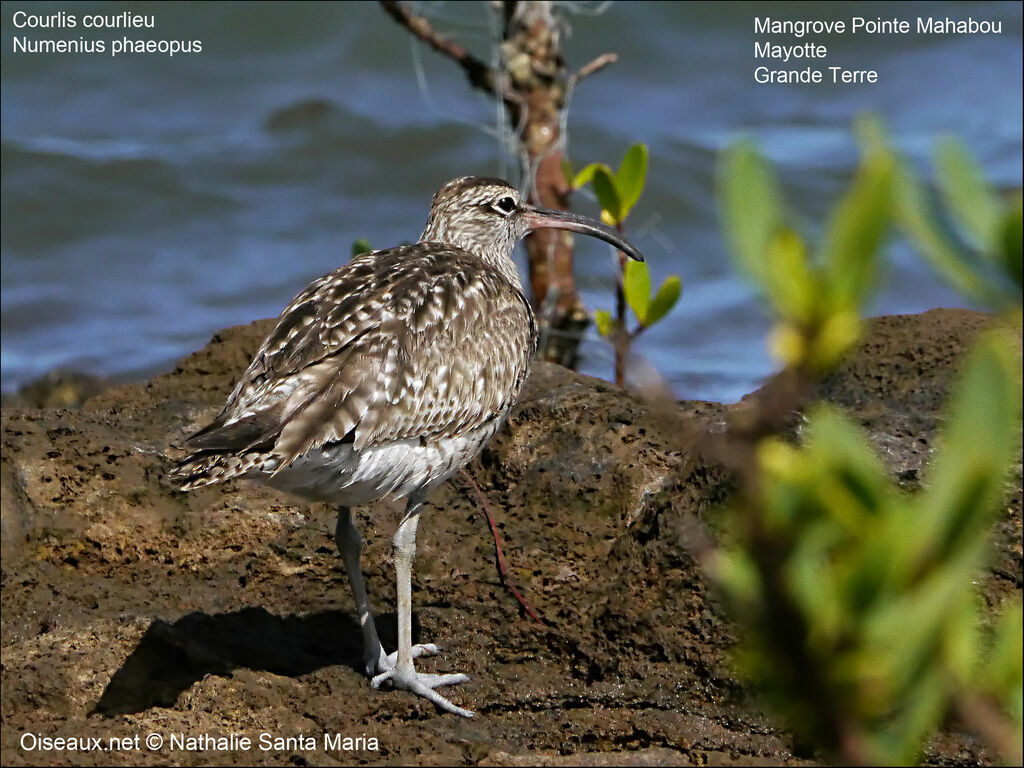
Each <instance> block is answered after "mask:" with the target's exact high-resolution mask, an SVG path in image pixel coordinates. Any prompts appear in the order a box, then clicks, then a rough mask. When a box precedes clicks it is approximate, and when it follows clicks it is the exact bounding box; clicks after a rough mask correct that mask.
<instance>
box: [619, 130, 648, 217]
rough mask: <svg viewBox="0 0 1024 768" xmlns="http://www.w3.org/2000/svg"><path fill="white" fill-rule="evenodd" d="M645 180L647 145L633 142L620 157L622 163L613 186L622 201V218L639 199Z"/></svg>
mask: <svg viewBox="0 0 1024 768" xmlns="http://www.w3.org/2000/svg"><path fill="white" fill-rule="evenodd" d="M646 180H647V145H646V144H634V145H633V146H631V147H630V148H629V149H627V150H626V155H625V157H623V158H622V165H620V166H619V172H618V173H617V174H615V187H616V189H617V190H618V192H619V198H620V199H621V201H622V218H623V219H625V218H626V217H627V216H628V215H629V212H630V211H631V210H632V209H633V206H634V205H636V201H637V200H639V199H640V194H641V193H642V192H643V191H644V182H645V181H646Z"/></svg>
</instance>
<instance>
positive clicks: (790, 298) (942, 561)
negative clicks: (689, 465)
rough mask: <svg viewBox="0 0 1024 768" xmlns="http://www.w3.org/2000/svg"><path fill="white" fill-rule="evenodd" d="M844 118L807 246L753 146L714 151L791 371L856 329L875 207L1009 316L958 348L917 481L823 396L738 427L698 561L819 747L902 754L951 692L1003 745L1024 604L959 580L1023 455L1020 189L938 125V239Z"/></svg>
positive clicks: (852, 339) (830, 356) (757, 674)
mask: <svg viewBox="0 0 1024 768" xmlns="http://www.w3.org/2000/svg"><path fill="white" fill-rule="evenodd" d="M858 135H859V138H860V142H861V147H862V157H861V162H860V165H859V168H858V169H857V172H856V174H855V176H854V178H853V181H852V182H851V184H850V187H849V189H848V190H847V191H846V193H845V194H844V195H843V196H842V198H841V199H840V200H839V202H838V203H837V204H836V206H835V207H834V208H833V210H832V213H831V215H830V216H829V217H828V222H827V224H826V226H825V228H824V232H823V236H822V238H821V242H820V244H819V247H818V249H817V251H816V253H815V255H813V256H812V255H811V250H810V248H809V247H808V245H807V243H806V242H805V240H804V239H803V238H801V237H800V235H798V234H797V233H796V232H794V231H793V230H792V229H791V228H789V227H788V226H787V224H786V221H785V217H784V211H785V204H784V202H783V199H782V196H781V193H780V190H779V187H778V184H777V182H776V180H775V176H774V173H773V171H772V168H771V166H770V165H769V164H768V163H767V162H766V161H765V160H764V159H763V158H762V157H761V156H760V155H759V154H758V153H757V152H756V150H755V149H754V148H753V146H752V145H750V144H748V143H744V144H739V145H736V146H734V147H732V148H730V149H729V150H727V151H726V152H725V153H724V155H723V157H722V161H721V167H720V173H719V180H720V201H721V209H722V216H723V223H724V229H725V234H726V237H727V239H728V241H729V243H730V246H731V250H732V253H733V256H734V259H735V262H736V266H737V268H738V269H740V270H741V271H742V272H744V273H745V274H746V275H748V276H749V277H750V279H751V280H752V281H753V283H754V284H755V285H756V286H757V287H758V289H759V290H760V292H761V294H762V296H763V297H764V298H765V299H766V301H767V303H768V304H769V305H770V307H771V308H772V310H773V311H774V313H775V315H776V316H777V324H776V327H775V330H774V332H773V333H772V337H771V338H772V340H771V345H772V349H773V352H774V353H775V355H776V357H777V358H778V359H779V360H780V361H781V362H782V363H783V364H784V365H785V366H786V368H787V372H788V373H789V374H790V378H789V379H787V381H790V382H793V381H801V380H802V381H804V382H813V381H814V380H816V379H817V378H818V377H820V376H821V375H823V374H824V373H826V372H827V371H828V370H830V369H832V368H833V367H834V366H835V365H836V363H837V362H838V361H839V360H840V359H841V358H842V356H843V355H844V354H845V353H846V352H848V351H849V350H850V349H851V348H852V347H853V346H854V345H855V344H856V343H857V340H858V337H859V335H860V331H861V325H862V321H861V317H860V308H861V307H862V306H863V304H864V301H865V299H866V298H867V297H868V296H869V295H870V292H871V288H872V286H873V283H874V280H875V278H876V275H877V272H878V252H879V249H880V246H881V244H882V240H883V238H884V237H885V235H886V231H887V230H888V229H889V228H890V227H891V225H895V226H896V227H898V229H899V231H902V232H904V233H906V235H907V236H908V237H909V239H910V240H911V242H912V243H914V244H915V245H916V246H917V248H918V249H919V250H920V251H921V252H922V253H923V254H924V255H925V257H926V258H928V260H929V261H930V263H932V264H933V265H934V266H935V268H936V269H937V270H938V271H939V273H940V274H942V275H943V276H944V277H945V278H946V279H948V280H949V281H950V282H951V283H952V284H954V285H956V286H957V287H959V288H960V289H961V290H963V291H964V293H965V294H966V295H968V296H970V297H972V298H974V299H976V300H978V299H984V300H985V301H987V302H988V303H989V305H990V306H992V307H993V308H995V309H1002V310H1010V311H1011V317H1015V318H1016V320H1017V322H1016V324H1015V325H1014V324H1012V323H1011V324H1010V325H1011V327H1012V328H1014V330H1013V331H1010V330H1006V329H1005V328H1004V329H1003V330H997V331H990V332H988V333H986V334H984V335H983V336H982V337H981V338H980V339H979V340H978V341H977V342H976V344H975V345H974V347H973V349H972V350H971V351H970V352H969V353H968V354H967V355H966V358H965V360H964V362H963V366H962V370H961V373H960V376H959V379H958V382H957V384H956V387H955V389H954V391H953V394H952V396H951V399H950V402H949V403H948V405H947V409H946V414H945V421H944V429H943V431H942V435H941V445H940V448H939V450H938V451H937V452H936V454H935V456H934V458H933V460H932V462H931V467H930V470H929V472H928V476H927V478H926V480H927V482H926V484H925V486H924V488H923V490H921V491H920V492H919V493H917V494H914V495H911V494H907V493H905V492H903V491H902V490H900V489H899V488H897V487H896V486H895V485H894V484H893V482H892V481H891V480H890V478H889V477H888V475H887V473H886V471H885V468H884V466H883V465H882V464H881V462H880V461H879V460H878V458H877V457H876V456H875V454H874V451H873V449H872V447H871V443H870V441H869V439H868V437H867V436H866V435H865V434H863V432H862V431H861V430H860V429H859V428H858V427H857V426H855V425H854V424H852V423H851V422H850V421H849V420H848V419H847V418H846V417H845V416H843V415H842V414H841V413H839V412H838V411H836V410H834V409H832V408H828V407H823V406H818V407H814V408H812V409H810V410H809V411H808V412H807V417H806V423H805V427H804V429H803V431H802V434H801V436H800V443H801V444H800V445H793V444H791V443H790V442H787V441H786V440H783V439H782V438H781V437H779V436H776V435H772V436H768V437H763V438H760V439H757V438H751V439H750V445H749V446H747V447H746V450H747V451H748V452H749V462H748V463H749V466H750V470H749V471H748V472H746V473H745V474H744V473H741V478H742V479H741V488H740V491H739V493H738V494H737V499H736V500H735V501H734V502H733V506H732V508H731V511H730V514H729V515H728V519H729V526H728V531H729V543H728V544H727V545H726V546H724V547H723V548H722V549H720V550H718V551H717V552H715V554H714V555H713V556H712V557H711V560H710V562H711V566H712V568H711V570H712V574H713V575H714V577H715V580H716V581H717V583H718V585H719V586H720V588H721V589H722V591H723V593H724V595H725V597H726V598H727V601H728V604H729V605H730V606H731V608H732V612H733V616H734V618H735V619H736V620H737V621H738V622H739V624H740V625H741V627H742V628H743V631H742V637H743V640H742V641H741V643H740V647H739V649H738V661H739V662H740V666H741V668H742V669H743V670H745V671H746V673H747V674H748V675H749V676H750V677H751V679H752V680H753V681H755V682H756V683H757V684H758V687H759V689H760V690H761V691H762V692H763V694H764V696H765V698H766V699H767V700H768V701H769V702H770V703H771V704H772V705H773V707H774V709H775V711H776V712H778V713H779V714H780V715H782V716H783V717H784V718H785V719H786V721H787V722H788V724H789V725H790V727H791V728H793V730H794V732H796V733H798V734H800V735H801V736H802V737H803V738H804V739H806V740H807V741H809V742H810V743H812V744H815V745H817V746H818V747H820V748H822V749H824V750H825V751H826V752H828V753H829V754H830V756H832V757H834V758H836V759H839V760H842V761H844V762H849V763H880V764H886V763H890V764H903V763H910V762H913V761H915V760H916V759H917V758H918V756H919V755H920V752H921V750H922V748H923V746H924V745H925V743H926V741H927V739H928V738H929V737H930V736H931V735H932V734H934V732H935V731H936V730H937V728H938V727H939V726H940V724H941V722H942V719H943V718H944V717H945V716H946V715H947V714H948V713H949V712H951V711H955V712H957V713H958V714H959V715H960V717H961V718H962V719H963V720H964V721H965V723H966V724H967V725H968V727H970V728H972V729H973V730H975V731H977V732H979V735H981V736H982V737H983V738H986V740H987V741H988V742H989V744H990V746H992V747H993V748H995V749H996V750H999V751H1001V752H1002V755H1003V757H1004V759H1007V760H1010V761H1019V760H1020V739H1021V719H1022V709H1024V705H1022V669H1021V667H1022V662H1021V655H1022V647H1021V627H1022V618H1021V606H1020V603H1019V601H1017V602H1016V603H1015V604H1012V605H1005V606H1003V612H1002V615H1001V617H999V618H998V619H997V620H996V621H995V622H994V626H993V627H992V628H990V630H989V631H987V632H983V631H982V627H983V625H984V620H983V619H984V612H983V610H982V608H981V605H980V600H979V596H978V594H977V591H978V590H977V587H976V584H975V581H976V579H978V578H979V574H980V572H981V570H982V568H983V567H984V566H985V564H986V560H987V557H988V554H989V549H990V543H989V536H990V530H991V528H992V525H993V523H994V521H995V520H996V519H998V517H999V516H1000V515H1001V514H1002V512H1003V510H1004V509H1005V494H1006V480H1007V477H1008V473H1009V471H1010V469H1011V467H1013V466H1014V464H1015V463H1016V462H1018V461H1019V456H1020V453H1019V451H1020V437H1021V396H1022V391H1021V358H1020V332H1019V328H1020V320H1019V318H1020V306H1021V293H1020V264H1021V246H1020V243H1021V216H1020V198H1019V195H1018V196H1017V198H1016V199H1015V201H1011V202H1009V203H1006V202H1004V201H1003V200H1001V199H1000V198H999V196H998V195H997V194H996V193H995V192H993V190H992V188H991V187H990V185H988V184H987V182H986V181H985V180H984V177H983V174H982V173H981V171H980V170H979V169H978V166H977V164H976V163H975V162H974V160H973V159H972V158H971V157H970V156H969V154H968V153H967V152H966V151H965V150H964V149H963V148H962V147H961V146H960V145H959V144H956V143H953V142H949V141H947V142H944V143H943V144H941V145H940V146H939V149H938V151H937V153H936V179H937V187H938V190H939V193H940V196H941V198H942V200H943V201H944V203H945V206H946V209H947V211H948V216H949V218H950V219H951V220H952V223H953V225H955V227H956V230H957V232H958V233H959V237H960V239H961V241H962V242H959V243H954V242H953V241H952V239H951V237H950V235H949V234H948V233H947V231H946V230H945V229H944V224H943V222H942V221H941V220H939V219H938V217H937V216H936V214H935V213H934V211H933V210H932V208H931V207H930V203H929V202H928V200H929V196H928V194H926V187H925V185H924V184H923V183H922V182H921V181H920V180H919V179H918V178H917V177H916V175H915V174H914V172H913V170H912V169H911V168H910V167H909V165H908V164H907V163H906V162H905V161H903V160H902V159H901V158H899V157H898V156H897V155H896V154H895V153H894V152H893V151H892V150H891V149H889V147H888V146H887V144H886V141H885V139H884V137H883V135H882V131H881V129H880V127H879V125H878V124H877V123H875V122H872V121H864V122H862V123H860V125H859V126H858Z"/></svg>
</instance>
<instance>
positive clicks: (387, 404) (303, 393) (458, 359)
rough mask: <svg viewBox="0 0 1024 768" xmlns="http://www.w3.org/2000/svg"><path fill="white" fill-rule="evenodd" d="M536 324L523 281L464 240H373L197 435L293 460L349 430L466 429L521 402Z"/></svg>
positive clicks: (407, 433) (428, 433) (291, 317)
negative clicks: (517, 282) (468, 248)
mask: <svg viewBox="0 0 1024 768" xmlns="http://www.w3.org/2000/svg"><path fill="white" fill-rule="evenodd" d="M535 335H536V331H535V328H534V324H533V316H532V313H531V311H530V309H529V306H528V304H527V303H526V300H525V298H524V297H523V296H522V293H521V292H520V291H519V289H518V288H517V287H516V286H513V285H512V284H511V283H510V282H509V281H508V280H507V279H506V278H505V277H503V276H502V275H500V274H499V273H498V272H496V271H495V270H493V269H492V268H490V267H489V266H488V265H487V264H486V263H485V262H483V261H482V260H480V259H478V258H476V257H474V256H472V255H470V254H468V253H465V252H464V251H460V250H458V249H455V248H448V249H441V248H438V246H436V245H432V246H431V247H430V248H424V247H423V246H422V245H419V244H417V245H410V246H402V247H400V248H395V249H390V250H388V251H382V252H378V253H374V254H369V255H367V256H364V257H361V258H360V259H358V260H356V261H354V262H352V263H350V264H348V265H346V266H345V267H342V268H340V269H338V270H335V271H334V272H332V273H331V274H329V275H325V276H324V277H322V278H320V279H318V280H316V281H314V282H313V283H312V284H311V285H310V286H309V287H308V288H307V289H306V290H305V291H303V292H302V293H301V294H299V295H298V296H297V297H296V298H295V299H294V300H293V301H292V302H291V304H289V306H288V307H287V308H286V309H285V311H284V312H282V314H281V316H280V318H279V320H278V324H277V327H276V328H275V329H274V331H273V332H272V333H271V334H270V336H269V337H268V338H267V340H266V341H265V342H264V343H263V345H262V347H261V348H260V351H259V352H258V353H257V354H256V357H255V358H254V359H253V362H252V363H251V364H250V366H249V368H248V370H247V371H246V372H245V374H244V375H243V377H242V379H241V380H240V381H239V383H238V385H237V386H236V387H235V390H234V392H233V393H232V394H231V397H230V398H229V399H228V404H227V405H226V406H225V409H224V411H223V412H222V413H221V415H220V416H219V417H218V418H217V419H216V420H215V421H214V423H213V424H211V425H210V426H209V427H208V428H207V429H205V430H203V431H201V432H199V433H197V434H196V435H195V436H194V437H193V439H192V444H193V445H194V446H195V447H197V448H199V449H206V450H235V451H238V450H244V449H246V448H249V447H252V446H255V445H260V446H261V448H262V449H263V450H272V451H273V453H274V454H277V455H278V456H281V458H282V463H281V466H284V465H286V464H287V463H289V462H290V461H292V460H294V459H295V458H296V457H297V456H300V455H302V454H303V453H305V452H306V451H308V450H310V449H312V448H315V447H318V446H320V445H323V444H325V443H329V442H332V441H337V440H351V441H352V442H353V443H354V447H355V448H356V449H361V448H364V447H366V446H369V445H375V444H378V443H383V442H388V441H392V440H400V439H405V438H425V439H430V438H431V437H442V436H452V435H456V434H459V433H461V432H463V431H465V430H468V429H472V428H473V427H475V426H479V425H482V424H484V423H486V422H487V421H489V420H491V419H493V418H496V417H498V416H500V415H502V414H503V413H504V412H505V411H506V410H507V408H508V407H509V406H510V405H511V403H512V402H513V401H514V399H515V397H516V396H517V394H518V392H519V388H520V387H521V385H522V381H523V379H524V378H525V375H526V370H527V367H528V363H529V358H530V356H531V355H532V354H533V348H534V344H535Z"/></svg>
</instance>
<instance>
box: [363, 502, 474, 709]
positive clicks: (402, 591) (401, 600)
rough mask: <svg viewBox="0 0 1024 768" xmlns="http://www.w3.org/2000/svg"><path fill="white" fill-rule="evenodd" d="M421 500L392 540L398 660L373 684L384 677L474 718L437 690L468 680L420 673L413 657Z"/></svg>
mask: <svg viewBox="0 0 1024 768" xmlns="http://www.w3.org/2000/svg"><path fill="white" fill-rule="evenodd" d="M419 506H420V502H419V501H417V500H410V502H409V507H408V509H407V510H406V513H405V517H404V518H402V522H401V524H400V525H399V526H398V530H397V531H396V532H395V537H394V539H393V540H392V543H393V544H394V548H395V572H396V575H397V577H398V660H397V663H396V664H395V666H394V668H393V669H389V670H387V671H385V672H383V673H382V674H379V675H377V676H376V677H375V678H373V681H372V682H371V683H370V685H371V686H373V687H374V688H376V687H378V686H379V685H380V684H381V683H383V682H384V681H385V680H390V681H391V685H392V686H393V687H395V688H401V689H403V690H406V691H410V692H412V693H415V694H416V695H417V696H422V697H423V698H425V699H429V700H430V701H432V702H434V704H436V705H437V706H439V707H440V708H441V709H443V710H445V711H446V712H452V713H454V714H456V715H462V716H463V717H472V716H473V713H472V712H470V711H469V710H468V709H462V707H457V706H455V705H454V704H452V703H451V702H450V701H448V699H446V698H445V697H444V696H442V695H441V694H439V693H438V692H437V691H435V690H434V689H435V688H437V687H438V686H442V685H458V684H459V683H464V682H466V681H467V680H469V677H468V676H466V675H461V674H450V675H431V674H426V673H423V672H417V671H416V669H415V668H414V667H413V663H412V660H413V658H415V656H416V655H417V654H415V653H414V652H413V644H412V561H413V558H414V557H415V555H416V526H417V524H418V523H419V518H420V513H419Z"/></svg>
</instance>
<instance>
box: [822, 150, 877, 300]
mask: <svg viewBox="0 0 1024 768" xmlns="http://www.w3.org/2000/svg"><path fill="white" fill-rule="evenodd" d="M893 166H894V159H893V157H892V155H891V154H890V153H886V152H877V151H876V152H870V153H866V154H865V156H864V159H863V160H862V161H861V165H860V167H859V168H858V170H857V175H856V176H855V178H854V180H853V184H852V185H851V187H850V189H849V191H848V192H847V193H846V194H845V195H844V196H843V199H842V200H840V202H839V203H838V205H836V206H835V208H834V209H833V210H832V215H831V216H830V217H829V223H828V227H827V229H826V230H825V238H824V243H823V251H824V277H825V281H826V291H827V296H826V297H825V298H826V299H827V301H828V304H829V305H830V306H831V308H832V309H833V310H834V311H843V310H848V309H854V308H857V307H859V306H860V304H861V303H862V302H863V301H864V299H865V298H866V297H867V295H868V290H869V289H870V288H871V287H872V283H873V279H874V276H875V273H876V271H877V264H878V248H879V245H880V244H881V242H882V237H883V235H884V234H885V230H886V225H887V223H888V219H889V210H890V209H891V200H892V175H893Z"/></svg>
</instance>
